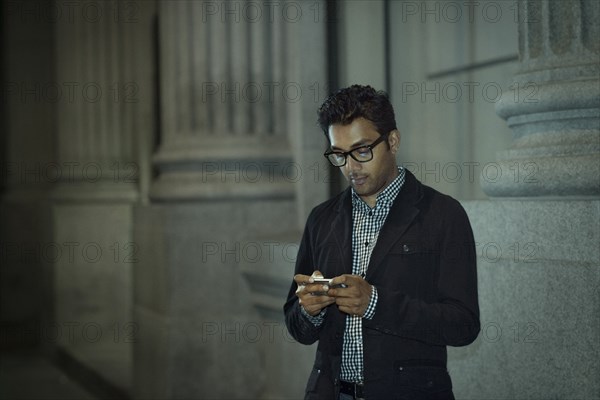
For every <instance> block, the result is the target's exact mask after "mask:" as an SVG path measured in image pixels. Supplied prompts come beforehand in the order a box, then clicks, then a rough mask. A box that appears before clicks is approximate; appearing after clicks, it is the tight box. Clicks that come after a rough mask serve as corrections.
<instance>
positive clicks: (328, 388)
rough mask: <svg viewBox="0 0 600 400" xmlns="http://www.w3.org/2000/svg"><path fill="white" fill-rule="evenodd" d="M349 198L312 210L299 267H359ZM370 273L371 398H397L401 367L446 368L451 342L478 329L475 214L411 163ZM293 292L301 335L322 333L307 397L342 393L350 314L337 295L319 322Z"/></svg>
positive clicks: (296, 331) (294, 330)
mask: <svg viewBox="0 0 600 400" xmlns="http://www.w3.org/2000/svg"><path fill="white" fill-rule="evenodd" d="M351 200H352V199H351V191H350V188H348V189H347V190H345V191H343V192H342V193H340V194H339V195H337V196H335V197H334V198H332V199H330V200H328V201H326V202H324V203H322V204H320V205H319V206H317V207H315V208H314V209H313V210H312V212H311V214H310V215H309V217H308V220H307V223H306V227H305V230H304V235H303V237H302V242H301V244H300V249H299V251H298V257H297V260H296V267H295V273H296V274H305V275H310V274H312V272H313V271H314V270H317V269H318V270H320V271H321V272H322V273H323V275H324V276H325V277H327V278H330V277H334V276H338V275H341V274H351V273H352V201H351ZM365 279H366V280H367V281H368V282H369V283H370V284H372V285H375V287H376V288H377V291H378V295H379V300H378V303H377V307H376V310H375V315H374V317H373V319H371V320H366V319H363V349H364V356H363V357H364V358H363V360H364V378H365V392H366V397H367V398H386V399H391V398H393V397H394V394H397V391H398V387H399V385H403V384H404V383H403V381H402V379H404V376H405V374H403V373H402V371H403V370H404V368H403V366H413V365H417V366H421V365H423V366H432V365H433V366H438V367H443V371H444V373H445V366H446V360H447V354H446V346H447V345H450V346H464V345H467V344H469V343H471V342H473V341H474V340H475V338H476V337H477V334H478V332H479V329H480V326H479V306H478V300H477V272H476V259H475V243H474V240H473V233H472V230H471V225H470V223H469V220H468V217H467V215H466V213H465V211H464V209H463V208H462V206H461V205H460V203H458V201H456V200H454V199H453V198H451V197H450V196H447V195H444V194H441V193H439V192H437V191H436V190H434V189H432V188H430V187H428V186H425V185H423V184H421V183H420V182H419V181H418V180H417V179H416V178H415V177H414V175H413V174H411V173H410V172H409V171H406V180H405V183H404V186H403V187H402V189H401V190H400V192H399V193H398V196H397V197H396V200H395V201H394V204H393V205H392V208H391V210H390V213H389V215H388V217H387V219H386V221H385V223H384V225H383V227H382V228H381V231H380V233H379V237H378V240H377V244H376V246H375V248H374V249H373V253H372V255H371V259H370V262H369V267H368V270H367V275H366V278H365ZM295 291H296V284H295V283H292V285H291V287H290V291H289V294H288V299H287V302H286V303H285V305H284V313H285V320H286V325H287V328H288V330H289V332H290V333H291V335H292V336H293V337H294V338H295V339H296V340H297V341H298V342H300V343H303V344H312V343H314V342H315V341H317V340H318V341H319V344H318V348H317V354H316V358H315V363H314V368H313V371H312V373H311V375H310V378H309V381H308V384H307V387H306V398H319V399H333V398H335V399H337V397H338V393H339V379H338V378H339V375H340V365H341V354H342V338H343V333H344V328H345V324H346V314H343V313H341V312H340V311H339V310H338V309H337V306H336V305H335V304H333V305H331V306H329V307H328V308H327V313H326V315H325V320H324V322H323V324H321V325H320V326H319V327H315V326H314V325H313V324H312V323H311V322H310V321H308V319H306V318H305V317H304V316H303V315H302V314H301V312H300V306H299V304H298V298H297V297H296V295H295ZM445 375H446V378H444V377H443V376H441V377H440V378H439V379H441V380H443V381H447V382H434V384H435V385H437V384H438V383H439V385H441V386H444V385H450V387H451V383H450V380H449V377H447V373H445ZM409 383H410V382H409ZM427 384H428V385H430V386H431V385H432V383H431V382H430V381H428V382H427Z"/></svg>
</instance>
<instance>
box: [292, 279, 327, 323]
mask: <svg viewBox="0 0 600 400" xmlns="http://www.w3.org/2000/svg"><path fill="white" fill-rule="evenodd" d="M317 276H318V277H323V275H322V274H321V273H320V272H319V271H315V272H313V274H312V275H311V276H308V275H301V274H298V275H295V276H294V281H295V282H296V284H297V285H298V289H296V296H297V297H298V301H299V303H300V305H301V306H302V307H303V308H304V310H305V311H306V312H307V313H308V314H310V315H312V316H315V315H317V314H319V313H320V312H321V310H322V309H323V308H325V307H327V306H329V305H330V304H333V303H335V298H333V297H329V296H327V295H326V294H322V293H326V292H327V289H329V287H328V286H327V285H323V284H321V283H314V279H313V278H314V277H317Z"/></svg>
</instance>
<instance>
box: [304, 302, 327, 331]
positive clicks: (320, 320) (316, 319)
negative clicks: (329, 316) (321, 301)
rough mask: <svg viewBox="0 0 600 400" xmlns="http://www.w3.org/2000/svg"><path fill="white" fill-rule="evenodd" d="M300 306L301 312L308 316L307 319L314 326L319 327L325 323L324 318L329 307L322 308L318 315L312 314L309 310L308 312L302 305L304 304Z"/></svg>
mask: <svg viewBox="0 0 600 400" xmlns="http://www.w3.org/2000/svg"><path fill="white" fill-rule="evenodd" d="M299 306H300V312H301V313H302V315H304V316H305V317H306V319H308V320H309V321H310V322H311V323H312V324H313V325H314V326H316V327H318V326H320V325H321V324H322V323H323V320H324V319H325V311H327V309H325V308H324V309H322V310H321V312H320V313H318V314H317V315H314V316H313V315H310V314H309V313H308V312H306V310H305V309H304V307H302V305H299Z"/></svg>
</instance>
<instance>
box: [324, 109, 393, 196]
mask: <svg viewBox="0 0 600 400" xmlns="http://www.w3.org/2000/svg"><path fill="white" fill-rule="evenodd" d="M379 136H380V135H379V133H378V132H377V130H376V129H375V125H374V124H373V123H372V122H371V121H369V120H367V119H364V118H357V119H355V120H354V121H352V123H351V124H348V125H341V124H334V125H331V126H330V127H329V140H330V142H331V150H335V151H350V150H353V149H356V148H358V147H361V146H366V145H370V144H371V143H373V142H374V141H375V140H377V139H378V138H379ZM387 140H388V143H389V144H390V147H388V145H387V144H386V143H385V140H384V141H383V142H381V143H379V144H378V145H377V146H375V147H374V148H373V159H372V160H371V161H367V162H363V163H361V162H358V161H356V160H355V159H353V158H352V156H350V155H348V157H347V158H346V165H344V166H342V167H340V169H341V170H342V173H343V174H344V176H345V177H346V179H348V182H349V183H350V185H351V186H352V187H353V188H354V190H355V191H356V193H357V194H358V195H359V196H360V197H361V198H362V199H363V200H364V201H365V202H366V203H367V204H369V205H370V206H371V207H373V206H374V205H375V200H376V198H377V194H378V193H379V192H381V191H382V190H383V189H385V187H386V186H387V185H388V184H390V183H391V182H392V181H393V180H394V178H395V177H396V176H397V175H398V169H397V167H396V158H395V153H396V151H397V150H398V146H399V145H400V136H399V133H398V131H396V130H394V131H392V132H390V134H389V136H388V139H387Z"/></svg>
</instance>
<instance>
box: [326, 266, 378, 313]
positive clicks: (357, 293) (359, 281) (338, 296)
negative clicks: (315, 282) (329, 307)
mask: <svg viewBox="0 0 600 400" xmlns="http://www.w3.org/2000/svg"><path fill="white" fill-rule="evenodd" d="M340 284H344V285H346V286H347V287H345V288H343V287H338V288H335V289H329V290H328V291H327V295H328V296H330V297H335V303H336V304H337V305H338V308H339V309H340V311H341V312H344V313H346V314H350V315H356V316H360V317H362V316H363V315H364V314H365V311H367V307H368V306H369V302H370V301H371V293H372V289H371V285H370V284H369V282H367V281H365V280H364V279H363V278H362V277H361V276H358V275H348V274H344V275H340V276H336V277H335V278H333V280H332V281H331V283H330V286H335V285H340Z"/></svg>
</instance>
